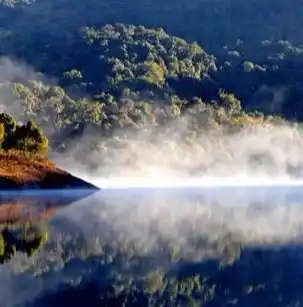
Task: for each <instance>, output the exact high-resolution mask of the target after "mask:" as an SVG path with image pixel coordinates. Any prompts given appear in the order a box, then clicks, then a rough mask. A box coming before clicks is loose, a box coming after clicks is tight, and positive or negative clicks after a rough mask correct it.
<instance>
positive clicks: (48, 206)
mask: <svg viewBox="0 0 303 307" xmlns="http://www.w3.org/2000/svg"><path fill="white" fill-rule="evenodd" d="M90 194H91V192H88V191H73V192H72V193H71V192H68V191H65V192H64V191H60V192H59V191H52V192H47V193H46V192H44V191H40V192H35V193H26V192H23V193H22V192H21V193H6V194H0V228H1V232H0V263H6V262H9V261H11V260H12V259H13V257H14V256H15V254H16V253H17V252H19V253H23V254H26V255H27V256H28V257H30V256H32V255H34V254H35V253H36V252H37V251H38V250H39V249H40V247H41V246H42V245H44V243H45V242H46V241H47V238H48V230H46V229H41V228H40V226H39V225H40V222H41V221H45V220H48V219H50V218H51V217H53V216H54V215H55V214H56V212H57V210H58V209H59V208H60V207H63V206H67V205H69V204H71V203H72V202H76V201H78V200H80V199H82V198H83V197H85V196H88V195H90Z"/></svg>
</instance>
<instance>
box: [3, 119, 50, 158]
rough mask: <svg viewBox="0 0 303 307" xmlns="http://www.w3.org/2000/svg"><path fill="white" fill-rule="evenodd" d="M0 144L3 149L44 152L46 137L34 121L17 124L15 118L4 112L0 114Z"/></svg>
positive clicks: (45, 149) (46, 145)
mask: <svg viewBox="0 0 303 307" xmlns="http://www.w3.org/2000/svg"><path fill="white" fill-rule="evenodd" d="M1 127H2V128H1ZM1 129H2V130H1ZM0 144H1V145H2V146H1V147H2V149H4V150H10V149H17V150H23V151H27V152H31V153H46V152H47V149H48V139H47V137H46V136H45V135H44V134H43V131H42V129H41V128H40V127H39V126H38V125H37V124H36V123H35V122H34V121H29V122H27V124H26V125H17V123H16V120H15V119H14V118H13V117H11V116H10V115H8V114H5V113H2V114H0Z"/></svg>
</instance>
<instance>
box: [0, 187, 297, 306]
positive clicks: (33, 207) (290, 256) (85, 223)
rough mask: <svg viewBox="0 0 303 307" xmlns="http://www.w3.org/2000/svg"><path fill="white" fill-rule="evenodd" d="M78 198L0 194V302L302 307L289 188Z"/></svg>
mask: <svg viewBox="0 0 303 307" xmlns="http://www.w3.org/2000/svg"><path fill="white" fill-rule="evenodd" d="M83 192H84V191H72V192H70V191H65V192H59V191H48V192H43V191H42V192H39V193H33V192H27V193H15V194H14V193H2V194H1V195H0V200H1V203H2V208H5V206H7V205H8V204H9V203H11V204H12V206H13V205H14V206H16V204H17V205H19V206H21V207H22V210H20V211H18V212H19V217H20V219H19V220H18V223H11V224H5V223H4V222H2V225H3V227H2V229H3V231H6V232H9V233H10V234H11V235H12V236H13V238H14V240H15V241H9V243H12V242H13V243H14V242H15V243H16V240H19V241H18V242H19V243H18V244H19V245H18V244H17V247H18V246H19V247H18V248H19V250H18V251H16V252H15V253H14V255H13V256H12V257H11V258H10V259H9V260H8V261H6V262H3V264H2V265H1V266H0V282H1V284H5V285H6V287H5V289H4V288H3V290H0V301H1V306H32V307H36V306H39V307H40V306H122V305H123V304H124V305H125V306H194V305H193V304H194V303H195V304H196V306H202V305H203V306H235V305H236V306H296V304H303V295H302V294H301V293H302V291H301V286H300V285H301V281H302V277H303V265H302V264H303V263H302V259H303V258H302V252H303V249H302V245H301V241H302V240H301V238H302V226H303V204H302V202H303V189H301V188H300V187H298V186H294V187H292V186H287V187H283V186H280V187H251V188H249V187H246V188H239V187H234V188H227V187H226V188H222V187H221V188H204V189H194V188H192V189H123V190H118V189H116V190H114V189H111V190H103V191H100V192H98V193H94V194H91V195H90V194H87V193H83ZM29 209H30V210H29ZM2 210H4V209H2ZM0 212H1V207H0ZM24 212H27V214H28V212H30V213H31V214H30V217H31V218H26V216H27V215H26V214H24ZM41 212H44V213H45V214H40V213H41ZM0 216H2V218H3V217H4V216H5V215H3V214H2V215H0ZM16 216H18V214H15V217H16ZM36 238H43V240H42V239H41V240H40V241H39V242H40V243H41V244H40V245H37V244H36V245H35V246H34V247H35V248H36V249H37V250H35V251H34V252H33V253H32V254H31V253H29V252H28V250H30V248H28V246H29V245H30V244H32V243H31V242H37V240H36V241H34V240H35V239H36ZM22 240H23V241H22ZM24 241H26V242H25V243H24ZM20 242H22V244H21V243H20ZM20 246H21V247H20ZM32 246H33V244H32ZM22 248H23V249H22ZM20 249H21V250H20ZM2 302H3V304H2ZM191 304H192V305H191ZM297 306H299V305H297Z"/></svg>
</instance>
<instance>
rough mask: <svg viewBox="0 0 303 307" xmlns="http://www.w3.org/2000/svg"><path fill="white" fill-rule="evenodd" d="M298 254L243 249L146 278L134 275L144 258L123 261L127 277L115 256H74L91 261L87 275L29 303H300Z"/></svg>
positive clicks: (289, 249)
mask: <svg viewBox="0 0 303 307" xmlns="http://www.w3.org/2000/svg"><path fill="white" fill-rule="evenodd" d="M302 255H303V248H302V246H282V247H281V246H280V247H279V246H272V247H270V248H264V247H262V246H259V247H254V248H247V249H246V248H245V249H244V250H243V251H242V254H241V256H240V258H239V259H238V260H235V261H234V262H233V263H232V264H231V265H229V266H221V265H220V263H219V262H218V261H216V260H207V259H205V260H203V261H201V262H181V261H180V262H179V263H177V264H171V267H170V268H169V269H168V270H163V271H162V270H157V271H154V272H152V273H151V274H150V275H149V278H150V279H146V278H145V277H144V276H142V277H141V279H140V278H139V279H138V278H137V276H136V275H137V269H138V268H140V267H142V266H144V265H146V264H148V259H147V258H146V257H133V259H132V260H131V259H128V260H125V259H124V261H127V262H128V263H131V262H132V263H136V264H135V265H134V267H133V271H132V273H131V274H130V276H126V275H124V274H119V273H118V272H119V268H118V267H119V266H120V265H121V263H122V261H121V260H119V257H118V256H117V257H116V258H114V259H113V261H112V262H108V263H105V262H104V259H102V258H101V257H90V258H88V259H86V260H80V259H78V260H77V261H75V263H73V264H72V263H71V264H70V265H69V266H71V268H70V269H72V267H73V266H74V267H75V268H76V267H77V268H79V267H82V270H83V269H84V267H86V266H87V265H88V264H89V265H90V269H89V268H87V269H86V271H87V272H90V273H89V274H88V275H89V276H86V277H85V279H84V280H83V281H82V282H81V283H80V284H77V285H65V286H63V287H62V288H59V289H60V290H58V289H57V290H56V291H54V292H49V293H47V294H46V293H44V294H43V296H41V297H40V298H39V299H38V300H37V301H36V302H35V303H34V304H32V305H31V306H45V307H47V306H58V307H59V306H76V307H77V306H86V305H87V306H122V305H123V306H211V307H212V306H245V307H246V306H278V307H280V306H281V307H282V306H283V307H284V306H300V304H302V303H303V295H302V291H301V287H300V285H301V281H302V274H303V269H302V259H303V258H302ZM58 274H59V273H58ZM296 304H297V305H296Z"/></svg>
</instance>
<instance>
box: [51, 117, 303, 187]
mask: <svg viewBox="0 0 303 307" xmlns="http://www.w3.org/2000/svg"><path fill="white" fill-rule="evenodd" d="M191 123H192V117H191V116H190V115H185V116H183V117H181V119H178V122H177V120H176V122H173V123H172V124H171V126H170V127H168V128H167V127H166V128H165V129H163V131H161V130H159V128H157V129H156V128H146V129H142V131H137V132H130V133H127V134H123V135H122V134H119V133H116V134H115V135H114V136H112V137H110V138H104V137H100V136H99V135H98V133H97V131H93V130H89V131H87V132H85V133H84V134H83V136H82V137H80V138H77V139H76V141H75V142H72V143H71V144H70V145H69V147H68V149H67V150H66V151H65V153H63V154H58V153H56V152H53V153H52V158H53V159H54V160H55V161H56V162H57V163H58V164H59V165H60V166H62V167H64V168H66V169H67V170H68V171H70V172H71V173H73V174H75V175H77V176H80V177H81V178H83V179H86V180H88V181H90V182H92V183H94V184H97V185H98V186H100V187H101V188H102V187H104V188H106V187H113V188H114V187H115V185H116V187H120V188H122V187H123V186H124V187H127V186H129V187H131V186H132V187H135V186H137V187H139V186H140V185H141V186H145V187H146V186H150V187H152V186H158V187H160V186H161V184H163V185H166V186H174V185H176V186H182V185H184V186H189V185H190V182H191V183H192V185H193V186H198V185H199V184H200V185H203V182H204V184H205V185H206V186H207V184H212V185H216V184H217V185H222V184H224V182H225V183H226V184H228V183H231V182H233V184H234V185H237V181H238V184H240V185H241V184H243V183H244V182H246V183H247V184H253V185H256V184H258V182H259V183H260V184H262V181H264V180H267V183H268V184H275V183H276V184H289V183H292V184H295V181H296V182H297V183H298V182H299V181H298V180H300V178H301V177H302V175H303V173H302V166H303V157H302V154H301V153H302V150H303V132H302V129H301V128H300V126H299V125H296V124H263V125H256V126H248V127H246V128H242V129H241V130H240V131H238V132H235V133H227V132H226V131H224V130H223V129H220V128H217V129H215V130H207V129H205V131H200V132H199V133H197V134H196V135H195V136H194V137H193V138H188V135H187V132H188V131H187V129H188V128H187V127H188V126H190V124H191ZM182 180H183V181H182ZM199 182H200V183H199ZM207 182H208V183H207ZM128 184H129V185H128Z"/></svg>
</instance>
